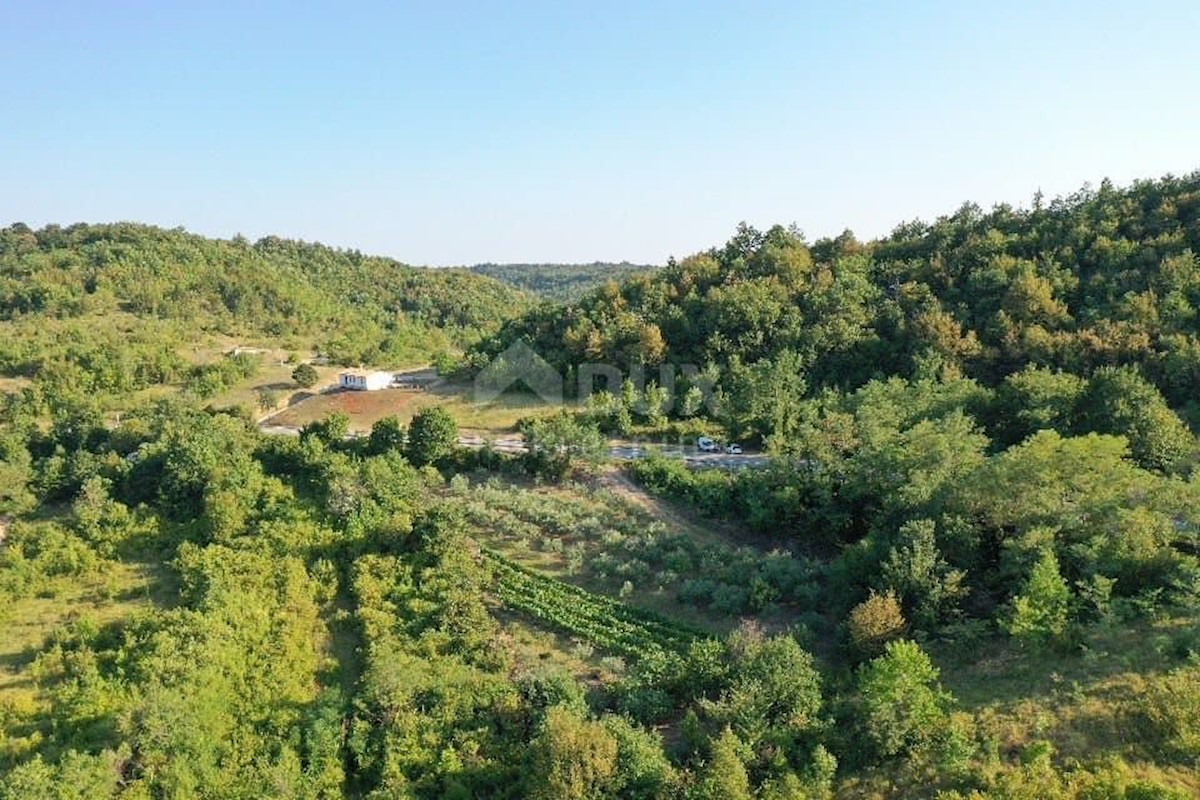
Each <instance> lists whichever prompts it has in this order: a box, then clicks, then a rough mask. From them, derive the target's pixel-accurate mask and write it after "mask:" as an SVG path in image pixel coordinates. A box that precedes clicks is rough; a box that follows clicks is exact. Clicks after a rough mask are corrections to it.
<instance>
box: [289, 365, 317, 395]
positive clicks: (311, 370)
mask: <svg viewBox="0 0 1200 800" xmlns="http://www.w3.org/2000/svg"><path fill="white" fill-rule="evenodd" d="M319 377H320V376H319V375H318V374H317V370H316V368H315V367H313V365H312V364H301V365H299V366H298V367H296V368H295V369H294V370H292V380H294V381H295V382H296V385H297V386H299V387H301V388H302V389H308V388H310V387H311V386H313V385H314V384H316V382H317V380H318V378H319Z"/></svg>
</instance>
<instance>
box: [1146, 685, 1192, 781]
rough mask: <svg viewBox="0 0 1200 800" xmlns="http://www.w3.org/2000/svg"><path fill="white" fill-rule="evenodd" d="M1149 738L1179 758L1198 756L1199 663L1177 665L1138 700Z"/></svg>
mask: <svg viewBox="0 0 1200 800" xmlns="http://www.w3.org/2000/svg"><path fill="white" fill-rule="evenodd" d="M1139 707H1140V714H1141V716H1142V718H1143V720H1144V722H1145V723H1146V726H1147V727H1148V728H1149V731H1148V733H1149V735H1150V737H1151V739H1153V740H1154V741H1156V742H1157V743H1158V745H1159V747H1160V748H1161V749H1162V750H1164V751H1166V752H1168V753H1171V754H1173V755H1175V756H1177V757H1179V758H1180V759H1182V760H1184V761H1187V762H1192V763H1194V762H1195V761H1196V760H1197V759H1200V667H1196V666H1188V667H1184V668H1182V669H1177V670H1175V671H1174V672H1171V673H1169V674H1167V675H1166V676H1164V677H1163V678H1162V679H1161V680H1159V681H1157V682H1156V683H1154V684H1153V685H1152V686H1151V688H1150V690H1149V691H1148V692H1147V693H1146V695H1145V698H1144V699H1143V700H1142V702H1140V703H1139Z"/></svg>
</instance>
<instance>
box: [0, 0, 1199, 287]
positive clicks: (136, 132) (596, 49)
mask: <svg viewBox="0 0 1200 800" xmlns="http://www.w3.org/2000/svg"><path fill="white" fill-rule="evenodd" d="M835 6H836V7H835ZM1197 31H1200V2H1196V0H1183V1H1181V2H1125V3H1106V2H1096V1H1095V0H1089V1H1088V2H1049V1H1047V0H1043V1H1042V2H1012V1H1011V0H1010V1H1009V2H1002V3H1001V2H974V1H973V0H966V1H964V0H958V1H957V2H953V3H923V2H912V1H910V2H897V3H837V4H835V3H824V2H822V3H811V4H810V3H801V2H798V1H797V0H793V1H792V2H780V3H753V2H748V3H734V2H691V3H682V2H680V3H675V2H671V3H663V2H651V1H650V0H644V1H643V2H631V3H616V2H610V1H609V0H602V1H599V2H596V1H593V2H588V3H582V2H569V1H568V0H559V2H546V3H534V2H508V3H500V2H494V3H455V2H436V1H435V0H428V2H422V3H386V4H384V3H380V4H365V3H352V2H347V3H338V4H333V3H306V2H286V3H274V2H245V3H236V4H235V3H228V4H225V3H217V2H198V3H182V2H174V1H173V0H172V1H170V2H166V1H164V0H154V1H153V2H150V1H149V0H148V1H147V2H141V3H133V2H101V1H100V0H91V1H90V2H81V3H60V2H53V0H42V1H41V2H39V1H37V0H32V1H30V2H23V1H22V0H0V75H3V76H4V81H3V93H2V95H0V97H2V99H0V225H6V224H9V223H11V222H14V221H24V222H27V223H29V224H31V225H35V226H40V225H42V224H45V223H47V222H61V223H69V222H74V221H89V222H99V221H111V220H137V221H144V222H151V223H155V224H159V225H164V226H169V227H173V226H176V225H182V226H184V227H186V228H188V229H190V230H193V231H197V232H200V233H204V234H208V235H214V236H222V237H228V236H232V235H233V234H235V233H238V232H241V233H244V234H245V235H247V236H249V237H251V238H257V237H259V236H262V235H265V234H268V233H276V234H280V235H284V236H290V237H298V238H303V239H308V240H317V241H322V242H325V243H327V244H332V245H338V246H345V247H357V248H359V249H361V250H363V251H366V252H371V253H380V254H386V255H392V256H395V257H397V258H399V259H401V260H404V261H408V262H410V263H417V264H461V263H475V262H479V261H591V260H596V259H602V260H621V259H628V260H631V261H646V262H655V263H660V262H662V261H663V260H665V258H666V257H667V256H668V255H671V254H674V255H677V256H682V255H686V254H688V253H691V252H695V251H696V250H699V249H702V248H705V247H708V246H710V245H714V244H719V243H721V242H723V241H724V240H725V239H726V238H728V236H729V235H730V233H731V232H732V231H733V228H734V226H735V225H736V224H737V222H738V221H739V220H746V221H749V222H751V223H752V224H755V225H758V226H760V227H764V226H768V225H770V224H772V223H775V222H781V223H790V222H795V223H797V224H798V225H800V227H801V228H802V229H804V230H805V231H806V232H807V233H808V235H809V238H810V239H815V238H817V237H820V236H823V235H831V234H836V233H838V232H840V231H841V230H842V229H843V228H845V227H850V228H852V229H854V230H855V231H856V232H857V233H858V234H859V236H860V237H861V238H868V237H871V236H875V235H879V234H882V233H886V232H887V231H889V230H891V229H892V228H893V227H894V226H895V224H896V223H898V222H900V221H902V220H906V219H912V218H914V217H922V218H925V219H931V218H932V217H934V216H937V215H938V214H942V213H949V212H952V211H953V210H954V209H955V208H956V207H957V206H958V205H960V204H961V203H962V202H963V201H965V200H974V201H976V202H979V203H980V204H982V205H984V206H989V205H991V204H992V203H994V202H998V201H1007V202H1011V203H1013V204H1022V205H1025V204H1028V202H1029V199H1030V197H1031V196H1032V194H1033V192H1034V191H1035V190H1037V189H1038V188H1041V189H1042V190H1043V191H1044V192H1045V193H1046V194H1047V195H1048V196H1053V195H1056V194H1061V193H1067V192H1071V191H1074V190H1075V189H1077V188H1079V187H1080V186H1081V185H1082V184H1083V183H1084V182H1087V181H1091V182H1093V183H1095V182H1098V181H1099V180H1100V179H1101V178H1103V177H1105V176H1108V177H1111V178H1112V179H1113V180H1115V181H1117V182H1121V183H1123V182H1128V181H1130V180H1132V179H1134V178H1139V177H1157V176H1159V175H1161V174H1164V173H1166V172H1174V173H1177V174H1178V173H1184V172H1190V171H1191V170H1194V169H1196V168H1200V45H1198V43H1197V39H1196V35H1197Z"/></svg>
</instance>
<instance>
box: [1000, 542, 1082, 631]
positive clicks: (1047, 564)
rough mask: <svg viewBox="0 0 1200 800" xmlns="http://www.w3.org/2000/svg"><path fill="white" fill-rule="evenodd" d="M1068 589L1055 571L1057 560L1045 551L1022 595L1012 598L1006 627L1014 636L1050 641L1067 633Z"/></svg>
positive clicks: (1034, 567)
mask: <svg viewBox="0 0 1200 800" xmlns="http://www.w3.org/2000/svg"><path fill="white" fill-rule="evenodd" d="M1070 601H1071V590H1070V589H1069V588H1068V587H1067V582H1066V581H1065V580H1063V577H1062V575H1061V574H1060V573H1059V571H1058V559H1057V558H1056V557H1055V556H1054V552H1053V551H1052V550H1050V549H1048V548H1047V549H1046V550H1045V551H1044V552H1043V553H1042V556H1041V558H1040V559H1038V562H1037V563H1036V564H1034V566H1033V570H1032V571H1031V572H1030V573H1029V578H1028V580H1026V582H1025V587H1024V589H1023V590H1022V592H1021V594H1019V595H1017V596H1016V597H1015V598H1013V603H1012V610H1011V613H1010V615H1009V618H1008V620H1007V622H1006V623H1005V626H1006V628H1007V630H1008V632H1009V633H1011V634H1012V635H1013V636H1017V637H1021V638H1024V639H1029V640H1034V641H1049V640H1051V639H1056V638H1058V637H1060V636H1062V634H1063V633H1065V632H1066V630H1067V622H1068V612H1069V610H1070V609H1069V604H1070Z"/></svg>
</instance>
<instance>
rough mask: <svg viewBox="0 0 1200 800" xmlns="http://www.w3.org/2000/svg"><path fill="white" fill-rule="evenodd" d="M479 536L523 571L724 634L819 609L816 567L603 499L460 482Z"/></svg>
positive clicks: (778, 623) (581, 491)
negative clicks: (751, 617) (742, 622)
mask: <svg viewBox="0 0 1200 800" xmlns="http://www.w3.org/2000/svg"><path fill="white" fill-rule="evenodd" d="M453 491H455V492H458V493H461V495H462V500H463V508H464V509H465V511H466V513H467V517H468V519H469V520H470V522H471V524H472V527H473V528H474V534H475V535H476V536H477V537H478V538H480V540H481V541H482V542H484V543H485V544H486V545H487V546H488V547H491V548H492V549H493V550H494V551H496V552H498V553H500V554H502V555H503V556H504V557H505V558H507V559H509V560H510V561H512V562H514V563H516V564H519V565H520V566H522V567H525V568H527V569H532V570H535V571H537V572H540V573H543V574H546V575H550V576H553V577H555V578H560V579H562V580H565V581H568V582H570V583H573V584H576V585H578V586H580V587H582V588H584V589H587V590H589V591H593V592H597V593H600V594H604V595H609V596H612V595H616V596H618V597H620V599H622V600H625V601H628V602H629V603H631V604H634V605H638V606H641V607H644V608H649V609H652V610H654V611H656V612H658V613H660V614H663V615H666V616H669V617H671V618H676V619H680V620H685V621H687V622H688V623H690V624H693V625H696V626H698V627H703V628H704V629H706V630H709V631H713V632H723V631H725V630H727V629H729V628H731V627H732V626H734V625H735V624H736V622H737V619H738V618H739V617H740V616H741V615H744V614H749V613H754V614H756V616H758V617H759V619H760V620H761V621H763V622H764V624H767V625H768V626H769V627H787V626H789V625H790V624H792V623H794V622H795V621H797V618H798V614H799V613H800V612H802V611H809V610H814V609H815V601H816V597H817V595H818V591H817V589H818V580H819V578H820V567H819V565H817V564H815V563H813V562H810V561H807V560H805V559H801V558H797V557H795V556H793V555H792V554H790V553H788V552H785V551H780V550H775V551H770V552H766V551H763V550H761V549H758V548H754V547H748V546H740V547H739V546H735V545H733V544H727V543H722V542H719V541H714V539H715V537H713V536H709V537H705V538H703V539H701V538H698V537H693V536H692V535H689V533H688V532H686V531H684V530H681V529H679V528H677V527H674V526H671V525H669V524H667V523H665V522H663V521H661V520H658V519H655V518H654V517H653V516H651V515H650V514H649V513H648V512H647V511H646V510H645V509H643V508H640V507H638V506H635V505H633V504H631V503H628V502H625V501H623V500H622V499H621V498H619V497H617V496H615V495H614V494H612V493H611V492H608V491H606V490H603V489H600V490H588V489H586V488H583V487H571V488H569V489H565V490H548V489H542V490H517V489H515V488H514V487H510V486H505V485H504V484H502V483H500V482H499V481H494V480H493V481H489V482H487V483H484V484H481V485H478V486H475V487H470V486H468V485H466V484H465V482H464V481H458V482H457V485H456V486H455V487H454V488H453Z"/></svg>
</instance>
